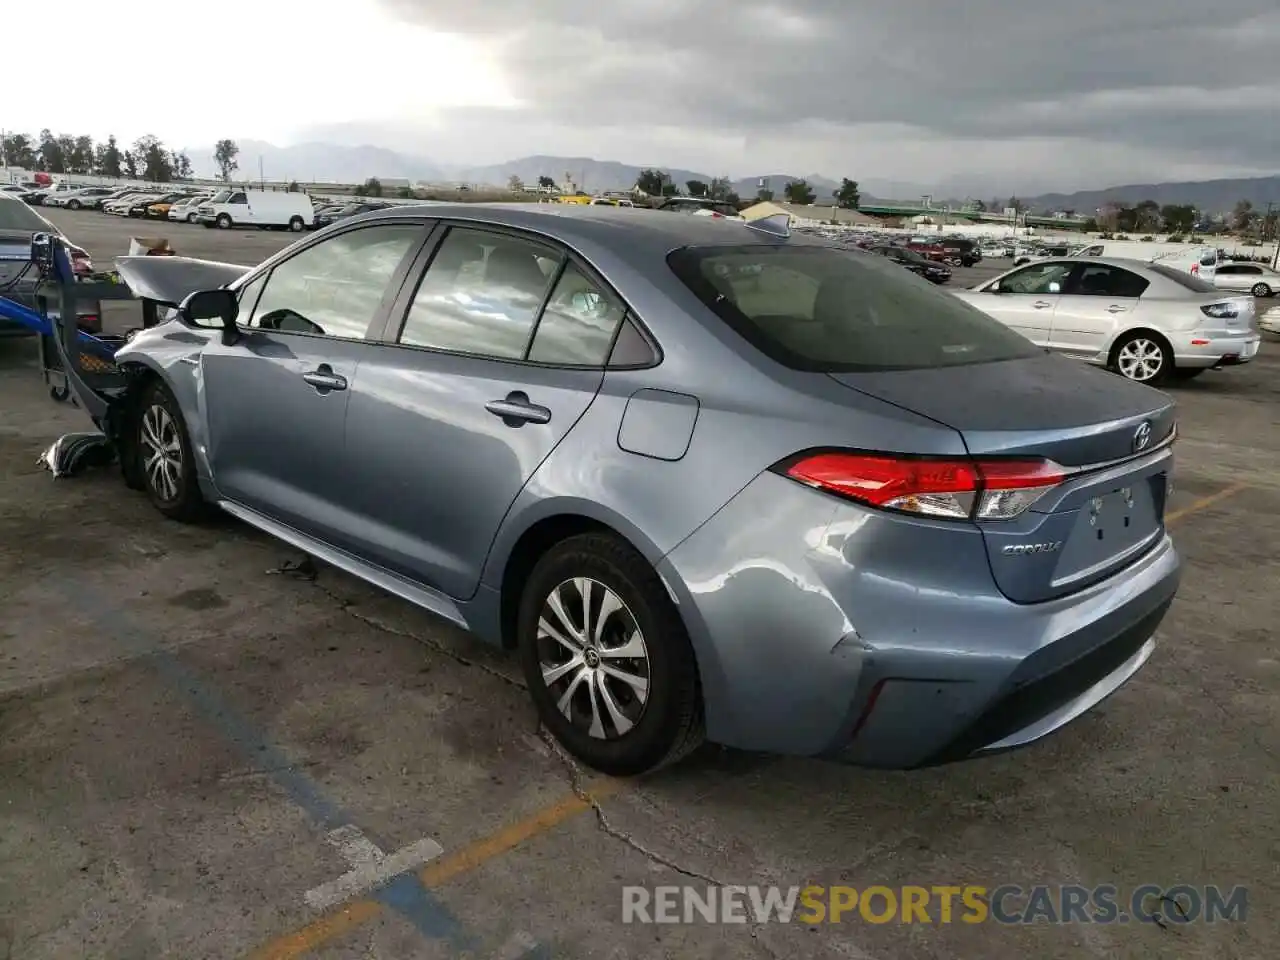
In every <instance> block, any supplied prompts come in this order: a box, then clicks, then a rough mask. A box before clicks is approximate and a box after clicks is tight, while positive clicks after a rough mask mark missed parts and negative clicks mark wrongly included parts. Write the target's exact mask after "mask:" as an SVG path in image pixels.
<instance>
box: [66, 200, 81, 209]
mask: <svg viewBox="0 0 1280 960" xmlns="http://www.w3.org/2000/svg"><path fill="white" fill-rule="evenodd" d="M67 209H68V210H79V209H80V201H79V200H68V201H67Z"/></svg>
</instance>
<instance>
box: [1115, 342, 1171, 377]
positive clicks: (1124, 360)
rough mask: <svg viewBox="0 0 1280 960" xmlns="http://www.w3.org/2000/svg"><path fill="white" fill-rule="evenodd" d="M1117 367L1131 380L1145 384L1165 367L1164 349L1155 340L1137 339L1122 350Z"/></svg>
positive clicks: (1117, 359) (1117, 358) (1117, 360)
mask: <svg viewBox="0 0 1280 960" xmlns="http://www.w3.org/2000/svg"><path fill="white" fill-rule="evenodd" d="M1116 366H1118V367H1119V368H1120V373H1121V374H1122V375H1123V376H1124V377H1126V378H1128V379H1129V380H1137V381H1139V382H1145V381H1147V380H1151V379H1153V378H1154V377H1156V376H1158V375H1159V373H1160V371H1161V369H1163V367H1164V349H1163V348H1162V347H1161V346H1160V344H1158V343H1156V342H1155V341H1154V340H1149V339H1147V338H1146V337H1135V338H1134V339H1132V340H1130V341H1129V342H1128V343H1126V344H1125V345H1124V346H1123V347H1121V348H1120V354H1119V356H1117V357H1116Z"/></svg>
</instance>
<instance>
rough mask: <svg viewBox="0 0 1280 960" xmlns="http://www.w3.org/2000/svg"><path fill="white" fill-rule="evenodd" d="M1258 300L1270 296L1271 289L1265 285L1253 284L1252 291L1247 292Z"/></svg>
mask: <svg viewBox="0 0 1280 960" xmlns="http://www.w3.org/2000/svg"><path fill="white" fill-rule="evenodd" d="M1249 292H1250V293H1252V294H1253V295H1254V296H1255V297H1257V298H1258V299H1262V298H1263V297H1269V296H1271V288H1270V287H1269V286H1267V285H1266V284H1265V283H1255V284H1254V285H1253V289H1252V290H1250V291H1249Z"/></svg>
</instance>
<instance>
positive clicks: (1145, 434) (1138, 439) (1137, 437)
mask: <svg viewBox="0 0 1280 960" xmlns="http://www.w3.org/2000/svg"><path fill="white" fill-rule="evenodd" d="M1150 442H1151V424H1150V423H1147V422H1146V421H1145V420H1144V421H1143V422H1142V423H1140V424H1138V429H1137V430H1135V431H1134V432H1133V452H1134V453H1138V452H1139V451H1141V450H1145V449H1147V444H1149V443H1150Z"/></svg>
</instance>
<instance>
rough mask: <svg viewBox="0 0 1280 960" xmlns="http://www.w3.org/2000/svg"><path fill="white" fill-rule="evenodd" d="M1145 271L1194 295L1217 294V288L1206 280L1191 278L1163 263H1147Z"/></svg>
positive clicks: (1184, 272) (1183, 271)
mask: <svg viewBox="0 0 1280 960" xmlns="http://www.w3.org/2000/svg"><path fill="white" fill-rule="evenodd" d="M1147 269H1148V270H1150V271H1151V272H1152V273H1158V274H1160V276H1162V277H1167V278H1168V279H1170V280H1172V281H1173V282H1174V283H1177V284H1181V285H1182V286H1184V287H1186V288H1187V289H1188V290H1194V291H1195V292H1196V293H1217V292H1218V288H1217V287H1215V286H1214V285H1213V284H1212V283H1209V282H1208V281H1207V280H1201V279H1200V278H1199V277H1196V276H1192V275H1191V274H1190V273H1188V272H1187V271H1185V270H1176V269H1174V268H1173V267H1166V266H1165V265H1164V264H1163V263H1149V264H1147Z"/></svg>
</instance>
